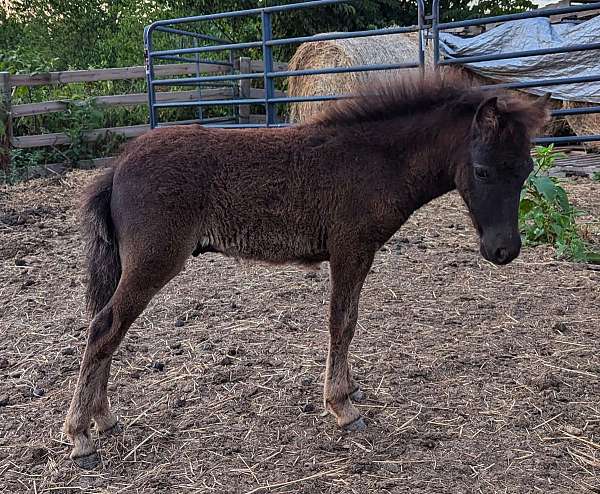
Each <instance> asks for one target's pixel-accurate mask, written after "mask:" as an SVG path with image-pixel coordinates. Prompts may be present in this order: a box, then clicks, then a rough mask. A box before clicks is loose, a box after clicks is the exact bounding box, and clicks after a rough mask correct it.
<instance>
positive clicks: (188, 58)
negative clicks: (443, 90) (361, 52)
mask: <svg viewBox="0 0 600 494" xmlns="http://www.w3.org/2000/svg"><path fill="white" fill-rule="evenodd" d="M350 1H351V0H313V1H305V2H302V3H293V4H287V5H280V6H273V7H265V8H257V9H250V10H242V11H235V12H223V13H218V14H211V15H201V16H194V17H185V18H178V19H169V20H162V21H158V22H154V23H153V24H151V25H150V26H148V27H146V29H145V31H144V46H145V59H146V76H147V82H148V104H149V110H150V125H151V127H152V128H154V127H160V126H164V125H172V123H168V122H161V121H160V119H159V116H160V115H159V112H160V110H161V109H162V110H166V109H169V108H181V107H196V109H197V115H196V116H197V118H195V119H194V120H191V121H187V122H186V123H192V122H193V123H202V124H205V125H208V126H217V127H227V128H242V127H281V126H287V125H289V124H288V123H285V122H279V121H278V120H277V115H276V106H277V105H281V104H289V103H299V102H310V101H327V100H335V99H342V98H348V97H351V95H349V94H323V95H318V96H287V95H285V94H281V91H278V90H276V81H277V80H281V79H282V78H286V77H290V76H310V75H317V74H341V73H349V72H371V71H381V70H399V69H415V68H420V69H421V70H425V47H426V45H427V44H428V43H432V46H433V65H434V67H435V68H439V67H442V66H445V65H460V64H464V63H474V62H484V61H491V60H504V59H514V58H522V57H532V56H540V55H548V54H557V53H567V52H573V51H586V50H600V43H588V44H577V45H572V46H567V47H560V48H545V49H539V50H523V51H517V52H510V53H497V54H483V55H476V56H468V57H453V58H444V57H443V54H442V51H441V49H440V33H442V32H444V31H445V30H448V29H454V28H461V27H468V26H475V25H486V24H492V23H499V22H506V21H513V20H518V19H527V18H534V17H550V16H553V15H558V14H569V13H576V12H583V11H590V10H596V9H600V2H596V3H588V4H584V5H576V6H567V7H558V8H552V9H543V10H535V11H530V12H523V13H518V14H509V15H502V16H493V17H483V18H478V19H469V20H465V21H457V22H444V23H442V22H440V19H441V17H440V8H439V3H440V2H439V0H433V3H432V12H431V14H430V15H427V14H426V12H425V5H424V2H423V0H418V1H417V2H416V4H417V13H418V17H417V18H418V23H417V24H416V25H412V26H405V27H393V28H385V29H374V30H368V31H354V32H336V33H326V34H318V35H314V36H302V37H295V38H280V39H276V38H275V39H274V38H273V30H272V17H273V16H274V15H278V14H282V13H285V12H289V11H297V10H301V9H315V8H319V7H323V6H327V5H334V4H344V3H349V2H350ZM239 17H254V18H257V19H260V27H261V32H262V36H261V39H260V40H257V41H251V42H243V43H236V42H234V41H233V40H224V39H220V38H218V37H215V36H212V35H209V34H203V32H204V33H206V24H207V23H210V22H211V21H218V20H220V19H226V18H239ZM182 27H185V29H183V28H182ZM203 30H204V31H203ZM412 32H416V33H419V36H418V39H419V42H418V49H417V53H415V57H414V61H410V62H406V63H390V64H368V65H353V66H349V67H329V68H320V69H305V70H295V71H290V70H287V69H286V68H285V67H284V68H282V67H280V65H281V64H279V63H278V62H276V61H275V60H274V57H273V49H274V48H275V47H278V46H282V45H298V44H300V43H307V42H315V41H326V40H336V39H345V38H361V37H368V36H378V35H384V34H397V33H412ZM165 34H167V35H170V36H171V39H172V38H175V39H178V40H179V42H180V45H181V47H180V48H174V49H173V48H168V49H155V46H156V44H157V42H156V36H157V35H165ZM163 44H164V43H163ZM186 45H187V46H186ZM248 49H258V50H259V51H260V53H261V56H262V62H260V66H259V67H254V70H249V69H248V68H247V67H246V69H245V70H244V67H243V64H242V63H241V62H240V60H244V59H240V58H239V57H238V54H239V53H240V52H241V51H242V50H248ZM214 53H221V54H224V55H222V56H221V57H220V59H219V60H214V59H208V58H201V56H205V57H206V56H207V54H214ZM208 56H210V55H208ZM161 60H162V61H169V62H178V63H185V64H195V66H196V71H195V72H196V73H195V76H193V77H183V78H170V79H161V78H159V77H157V76H156V70H155V68H156V66H157V62H159V61H161ZM246 60H247V59H246ZM211 65H215V66H218V67H219V68H220V70H221V71H222V68H223V66H226V67H229V73H227V74H222V73H220V74H219V75H210V74H209V75H201V74H202V73H203V72H204V73H205V72H207V70H206V69H207V67H208V68H210V66H211ZM257 79H258V80H261V81H262V88H261V90H260V94H258V96H256V95H254V96H253V95H252V94H251V95H250V96H249V95H248V94H241V93H242V92H243V91H240V87H241V86H243V85H244V81H246V83H249V82H251V80H257ZM597 81H600V55H599V67H598V73H597V74H595V75H593V76H585V77H566V78H547V79H543V80H536V81H528V82H523V83H518V82H514V83H503V84H493V85H488V86H486V87H490V88H508V89H520V88H533V87H535V88H542V87H547V88H550V89H549V90H550V91H551V88H552V87H553V86H557V85H561V84H574V83H585V82H597ZM215 84H217V85H229V87H230V88H231V95H232V97H231V98H223V99H214V98H211V99H209V98H205V97H203V90H204V89H205V88H209V87H211V86H214V85H215ZM168 86H184V87H190V86H191V87H194V88H196V90H197V98H193V99H191V100H190V99H189V98H188V99H186V100H185V101H172V100H169V101H157V98H156V90H157V88H159V87H168ZM251 105H261V106H263V107H264V112H265V114H264V116H263V121H262V122H248V121H245V120H244V119H243V118H241V115H240V114H239V109H240V108H242V107H245V108H248V107H250V106H251ZM208 106H220V107H228V108H230V112H229V115H228V116H223V117H222V118H220V119H215V118H212V119H204V118H203V112H202V110H203V108H205V107H208ZM592 113H600V105H594V106H585V107H581V108H567V109H557V110H554V111H553V112H552V114H553V116H556V117H564V116H567V115H582V114H592ZM590 141H600V135H598V134H594V135H584V136H563V137H549V136H548V137H539V138H537V139H536V143H543V144H547V143H551V142H555V143H567V142H568V143H578V142H590Z"/></svg>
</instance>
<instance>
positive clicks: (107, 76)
mask: <svg viewBox="0 0 600 494" xmlns="http://www.w3.org/2000/svg"><path fill="white" fill-rule="evenodd" d="M197 68H199V72H201V73H216V72H225V71H228V70H231V66H230V65H228V64H222V65H221V64H207V63H200V64H198V65H196V64H195V63H176V64H164V65H155V66H154V73H155V74H156V75H157V76H166V75H187V74H195V73H196V69H197ZM145 77H146V68H145V67H144V66H137V67H124V68H118V69H92V70H67V71H64V72H44V73H41V74H35V75H31V74H17V75H11V76H10V78H9V83H10V85H11V86H13V87H17V86H44V85H48V84H70V83H73V82H98V81H119V80H126V79H144V78H145Z"/></svg>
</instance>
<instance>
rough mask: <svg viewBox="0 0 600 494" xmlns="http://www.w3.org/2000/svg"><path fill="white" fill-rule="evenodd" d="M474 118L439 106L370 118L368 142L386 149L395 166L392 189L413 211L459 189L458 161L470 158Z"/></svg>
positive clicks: (404, 205) (365, 135) (383, 149)
mask: <svg viewBox="0 0 600 494" xmlns="http://www.w3.org/2000/svg"><path fill="white" fill-rule="evenodd" d="M472 118H473V116H472V115H468V114H463V115H452V114H449V113H448V112H446V111H445V110H442V109H434V110H432V111H429V112H427V111H426V112H423V113H422V114H421V115H403V116H399V117H396V118H394V119H391V120H388V121H382V122H371V123H369V127H370V130H369V131H368V132H367V133H365V134H363V135H364V145H367V146H368V147H371V148H372V147H373V146H375V147H379V148H381V150H382V155H383V156H385V159H386V161H387V163H386V166H392V167H394V170H395V172H396V173H397V177H398V178H397V180H395V181H394V182H395V183H394V185H395V190H394V191H393V193H394V194H395V195H396V197H397V198H398V199H397V200H398V201H400V202H401V204H400V206H401V207H402V208H403V209H404V210H405V211H406V212H407V213H408V215H410V214H411V213H412V212H414V211H416V210H417V209H419V208H420V207H421V206H423V205H425V204H427V203H428V202H429V201H431V200H433V199H435V198H437V197H440V196H442V195H444V194H446V193H447V192H450V191H452V190H454V189H455V188H456V184H455V174H456V169H457V166H458V165H459V164H460V163H464V162H465V161H466V160H468V159H469V157H468V156H469V142H468V136H469V132H470V127H471V122H472ZM358 134H360V133H358Z"/></svg>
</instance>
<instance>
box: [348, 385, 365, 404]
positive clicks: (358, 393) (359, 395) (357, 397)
mask: <svg viewBox="0 0 600 494" xmlns="http://www.w3.org/2000/svg"><path fill="white" fill-rule="evenodd" d="M364 398H365V394H364V393H363V392H362V390H361V389H360V388H356V389H355V390H354V391H352V393H350V399H351V400H352V401H356V402H358V403H360V402H361V401H363V400H364Z"/></svg>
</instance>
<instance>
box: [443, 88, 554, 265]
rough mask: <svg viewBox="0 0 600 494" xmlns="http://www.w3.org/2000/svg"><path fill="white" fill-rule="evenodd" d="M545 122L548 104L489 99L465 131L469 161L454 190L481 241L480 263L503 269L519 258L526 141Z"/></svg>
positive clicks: (527, 153)
mask: <svg viewBox="0 0 600 494" xmlns="http://www.w3.org/2000/svg"><path fill="white" fill-rule="evenodd" d="M547 118H548V110H547V98H546V97H544V98H540V99H539V100H538V101H537V102H535V103H529V102H526V101H524V100H522V99H517V98H515V97H511V96H508V95H506V94H502V95H488V96H486V97H485V98H484V99H483V101H482V102H481V103H480V104H479V106H478V108H477V111H476V112H475V116H474V117H473V121H472V124H471V128H470V146H469V159H468V160H466V161H465V162H463V163H461V164H460V165H459V166H458V168H457V172H456V177H455V181H456V186H457V188H458V190H459V192H460V194H461V195H462V197H463V199H464V200H465V202H466V204H467V206H468V208H469V211H470V213H471V218H472V219H473V223H474V225H475V227H476V228H477V231H478V232H479V236H480V250H481V254H482V255H483V257H485V258H486V259H487V260H489V261H491V262H493V263H495V264H507V263H509V262H510V261H512V260H513V259H515V258H516V257H517V256H518V255H519V251H520V250H521V236H520V233H519V227H518V211H519V199H520V193H521V188H522V187H523V183H524V182H525V179H526V178H527V176H528V175H529V173H530V172H531V171H532V169H533V161H532V159H531V155H530V149H531V138H532V137H533V135H535V132H536V131H537V130H538V129H539V128H540V127H541V126H542V125H543V124H544V123H545V122H546V120H547Z"/></svg>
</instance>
